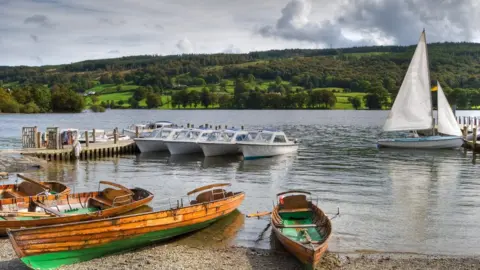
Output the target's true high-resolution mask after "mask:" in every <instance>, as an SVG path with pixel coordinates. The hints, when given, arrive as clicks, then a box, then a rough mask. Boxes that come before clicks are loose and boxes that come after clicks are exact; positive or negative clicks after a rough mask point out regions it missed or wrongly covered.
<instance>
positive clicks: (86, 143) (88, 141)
mask: <svg viewBox="0 0 480 270" xmlns="http://www.w3.org/2000/svg"><path fill="white" fill-rule="evenodd" d="M89 144H90V140H89V139H88V131H85V146H87V148H88V146H89Z"/></svg>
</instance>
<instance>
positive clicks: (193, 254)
mask: <svg viewBox="0 0 480 270" xmlns="http://www.w3.org/2000/svg"><path fill="white" fill-rule="evenodd" d="M0 250H1V252H0V269H2V270H3V269H5V270H6V269H19V270H24V269H28V268H27V267H26V266H25V265H24V264H23V263H22V262H21V261H20V260H19V259H17V257H16V256H15V254H14V252H13V249H12V247H11V245H10V242H9V241H8V240H7V239H1V240H0ZM479 265H480V257H447V256H427V255H416V254H413V255H411V254H388V253H376V254H362V253H355V254H339V253H327V254H325V256H324V257H323V259H322V262H321V263H320V264H319V265H318V267H317V270H332V269H347V270H350V269H359V270H367V269H379V270H380V269H382V270H383V269H449V270H450V269H478V268H479ZM60 269H64V270H86V269H99V270H103V269H105V270H111V269H125V270H127V269H152V270H153V269H268V270H270V269H303V267H302V265H300V263H299V262H298V261H297V260H296V259H295V258H293V257H292V256H291V255H290V254H288V253H286V252H284V251H272V250H258V249H253V248H243V247H228V248H199V247H191V246H186V245H184V244H177V243H175V242H169V243H166V244H159V245H155V246H151V247H147V248H143V249H140V250H136V251H133V252H127V253H122V254H117V255H111V256H107V257H103V258H98V259H94V260H91V261H88V262H83V263H78V264H74V265H68V266H64V267H62V268H60Z"/></svg>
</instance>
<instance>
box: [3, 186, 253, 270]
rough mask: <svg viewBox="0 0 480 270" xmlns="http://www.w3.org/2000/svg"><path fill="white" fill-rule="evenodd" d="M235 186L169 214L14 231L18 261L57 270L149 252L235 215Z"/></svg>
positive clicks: (213, 189)
mask: <svg viewBox="0 0 480 270" xmlns="http://www.w3.org/2000/svg"><path fill="white" fill-rule="evenodd" d="M229 185H230V184H212V185H208V186H204V187H201V188H198V189H195V190H192V191H190V192H188V193H187V194H188V196H190V195H192V194H195V193H199V194H198V195H197V196H196V197H195V199H194V200H192V201H190V202H189V203H187V204H188V205H186V206H184V205H183V200H178V201H177V206H176V207H173V208H171V209H168V210H161V211H156V212H150V213H140V214H135V215H128V216H119V217H115V218H109V219H102V220H95V221H88V222H78V223H72V224H61V225H55V226H49V227H41V228H30V229H20V230H9V231H8V235H9V239H10V241H11V243H12V246H13V248H14V250H15V252H16V254H17V256H18V257H19V258H20V259H21V261H22V262H24V263H25V264H26V265H27V266H29V267H31V268H34V269H55V268H58V267H60V266H62V265H67V264H73V263H78V262H82V261H87V260H91V259H93V258H98V257H102V256H105V255H108V254H112V253H117V252H122V251H125V250H131V249H134V248H139V247H143V246H147V245H150V244H152V243H153V242H156V241H161V240H165V239H169V238H172V237H175V236H178V235H182V234H186V233H189V232H193V231H196V230H200V229H202V228H205V227H207V226H209V225H210V224H212V223H213V222H215V221H217V220H219V219H220V218H222V217H225V216H226V215H228V214H230V213H231V212H233V211H234V210H235V209H237V207H238V206H239V205H240V204H241V203H242V201H243V199H244V198H245V194H244V193H243V192H229V191H226V190H225V189H224V187H226V186H229Z"/></svg>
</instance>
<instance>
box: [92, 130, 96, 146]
mask: <svg viewBox="0 0 480 270" xmlns="http://www.w3.org/2000/svg"><path fill="white" fill-rule="evenodd" d="M92 136H93V143H95V142H96V138H97V131H96V130H95V129H93V132H92Z"/></svg>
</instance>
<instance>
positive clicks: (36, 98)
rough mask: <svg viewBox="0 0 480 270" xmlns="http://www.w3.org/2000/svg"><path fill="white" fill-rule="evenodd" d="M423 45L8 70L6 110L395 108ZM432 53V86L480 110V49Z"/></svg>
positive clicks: (443, 46)
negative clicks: (437, 83) (88, 107)
mask: <svg viewBox="0 0 480 270" xmlns="http://www.w3.org/2000/svg"><path fill="white" fill-rule="evenodd" d="M414 49H415V46H372V47H354V48H343V49H315V50H307V49H287V50H270V51H262V52H251V53H248V54H210V55H207V54H199V55H171V56H157V55H142V56H129V57H121V58H115V59H101V60H87V61H82V62H78V63H72V64H65V65H55V66H41V67H27V66H17V67H0V99H2V100H0V110H1V111H3V112H8V111H13V112H17V111H24V112H36V111H42V112H46V111H81V110H82V109H83V107H84V106H85V105H94V104H97V103H98V105H100V104H101V105H103V106H108V107H111V108H117V107H123V108H127V107H135V108H138V107H149V108H175V107H184V108H190V107H195V108H196V107H197V106H200V107H221V108H238V109H248V108H255V109H259V108H271V109H280V108H337V109H346V108H370V109H379V108H388V107H389V106H390V105H391V102H392V101H393V99H394V97H395V95H396V92H397V91H398V88H399V87H400V84H401V82H402V79H403V76H404V74H405V71H406V69H407V67H408V64H409V62H410V59H411V56H412V54H413V51H414ZM428 50H429V51H428V53H429V61H430V68H431V79H432V84H433V83H434V81H435V80H439V81H440V82H441V84H442V86H443V88H444V90H445V92H446V93H447V96H448V98H449V100H450V102H451V103H452V104H453V103H455V104H457V107H458V108H465V109H469V108H472V107H477V106H480V80H479V76H480V44H476V43H434V44H429V45H428ZM93 92H95V94H92V93H93ZM55 93H57V95H55ZM75 93H78V94H80V95H81V96H82V97H81V98H80V96H78V95H75ZM89 93H90V95H89ZM47 95H48V98H47V97H46V96H47ZM55 96H57V98H54V97H55ZM60 96H67V97H68V98H62V99H60ZM84 96H87V97H84ZM40 97H43V98H42V100H40ZM72 99H73V100H72ZM80 99H82V100H80ZM1 101H4V102H1ZM48 101H49V102H48ZM72 101H75V102H72ZM2 103H3V104H9V105H8V106H5V105H4V106H3V107H2V105H1V104H2ZM15 103H17V104H15ZM63 103H68V104H63ZM28 104H29V107H28V108H26V107H27V105H28ZM71 104H76V105H75V106H73V107H72V105H71ZM67 105H68V106H67ZM76 106H78V108H77V107H76Z"/></svg>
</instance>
